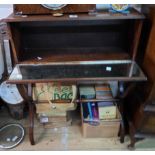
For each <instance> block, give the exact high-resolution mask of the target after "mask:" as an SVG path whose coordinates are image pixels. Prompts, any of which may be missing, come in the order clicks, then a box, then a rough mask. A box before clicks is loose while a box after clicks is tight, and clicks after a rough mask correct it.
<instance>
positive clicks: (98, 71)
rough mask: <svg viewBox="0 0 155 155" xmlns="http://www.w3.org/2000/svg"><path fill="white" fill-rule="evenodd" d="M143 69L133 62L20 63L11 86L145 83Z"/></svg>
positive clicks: (13, 74) (13, 73)
mask: <svg viewBox="0 0 155 155" xmlns="http://www.w3.org/2000/svg"><path fill="white" fill-rule="evenodd" d="M145 80H147V78H146V76H145V75H144V73H143V72H142V70H141V69H140V67H139V66H138V65H137V64H136V63H135V62H134V61H131V60H112V61H77V62H60V63H46V64H17V65H16V66H15V68H14V70H13V72H12V73H11V75H10V77H9V80H8V82H9V83H16V84H18V83H37V82H39V83H40V82H69V81H72V82H80V81H81V82H82V81H145Z"/></svg>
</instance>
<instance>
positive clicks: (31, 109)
mask: <svg viewBox="0 0 155 155" xmlns="http://www.w3.org/2000/svg"><path fill="white" fill-rule="evenodd" d="M28 97H29V101H28V105H29V139H30V143H31V145H35V142H34V135H33V128H34V103H33V101H32V85H31V84H28Z"/></svg>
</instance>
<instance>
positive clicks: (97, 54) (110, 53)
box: [20, 48, 130, 63]
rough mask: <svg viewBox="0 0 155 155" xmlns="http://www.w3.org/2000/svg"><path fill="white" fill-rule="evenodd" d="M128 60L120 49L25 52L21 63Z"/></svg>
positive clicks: (128, 57) (125, 53)
mask: <svg viewBox="0 0 155 155" xmlns="http://www.w3.org/2000/svg"><path fill="white" fill-rule="evenodd" d="M45 53H46V54H45ZM124 59H125V60H128V59H130V56H129V54H128V53H127V52H124V50H122V49H120V48H109V49H108V48H107V49H103V48H101V49H98V50H96V49H95V48H94V49H93V48H91V49H90V50H89V49H84V48H83V49H82V48H81V49H80V48H77V49H76V48H74V49H62V51H61V50H60V49H52V50H51V51H46V52H45V51H44V50H43V51H40V50H35V51H33V50H32V51H28V52H23V55H22V58H21V59H20V63H46V62H66V61H96V60H124Z"/></svg>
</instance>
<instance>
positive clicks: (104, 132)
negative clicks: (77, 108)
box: [81, 104, 121, 138]
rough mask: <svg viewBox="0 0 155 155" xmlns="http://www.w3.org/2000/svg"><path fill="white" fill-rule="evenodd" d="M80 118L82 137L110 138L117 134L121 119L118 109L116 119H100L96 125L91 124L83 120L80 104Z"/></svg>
mask: <svg viewBox="0 0 155 155" xmlns="http://www.w3.org/2000/svg"><path fill="white" fill-rule="evenodd" d="M81 105H82V104H81ZM81 118H82V134H83V137H84V138H110V137H117V136H118V132H119V128H120V121H121V114H120V112H119V110H118V109H117V118H116V119H112V120H105V121H100V125H98V126H92V125H90V124H89V123H85V122H84V121H83V109H82V106H81Z"/></svg>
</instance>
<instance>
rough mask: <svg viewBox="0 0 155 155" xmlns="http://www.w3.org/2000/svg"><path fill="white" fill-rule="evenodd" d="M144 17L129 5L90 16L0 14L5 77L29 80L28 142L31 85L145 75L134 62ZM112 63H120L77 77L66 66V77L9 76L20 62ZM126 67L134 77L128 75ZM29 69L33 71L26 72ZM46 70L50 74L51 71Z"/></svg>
mask: <svg viewBox="0 0 155 155" xmlns="http://www.w3.org/2000/svg"><path fill="white" fill-rule="evenodd" d="M143 20H144V16H143V15H142V14H141V13H139V12H137V11H136V10H134V9H131V10H130V13H129V14H119V13H114V14H113V13H109V12H108V11H104V12H98V13H97V14H95V15H89V14H88V13H79V14H77V17H76V18H70V16H69V14H64V15H63V16H62V17H53V16H52V15H14V14H11V15H10V16H9V17H8V18H6V19H4V22H6V23H7V28H8V31H7V32H8V35H9V41H10V45H11V49H12V50H11V55H12V58H13V63H14V67H15V69H14V70H13V72H12V73H11V76H10V78H9V79H8V82H9V83H14V84H18V85H28V92H27V94H28V98H29V100H28V103H29V110H30V113H29V115H30V130H29V135H30V142H31V144H34V139H33V115H34V111H33V109H34V105H33V102H32V98H31V93H32V85H33V84H35V83H37V82H55V81H59V82H62V83H63V82H66V83H74V84H77V85H78V84H81V83H82V84H88V83H104V82H105V81H118V82H121V83H124V82H125V83H132V82H134V83H135V82H138V81H139V82H140V81H145V80H146V77H145V75H144V74H143V73H142V72H141V70H140V68H139V67H137V65H136V62H135V60H136V56H137V48H138V44H139V39H140V35H141V29H142V24H143ZM129 61H130V62H129ZM116 62H117V63H118V62H119V64H120V66H118V67H116V69H115V67H114V72H111V73H110V74H106V72H105V74H103V77H101V76H97V74H96V73H95V71H94V75H93V76H92V77H87V76H86V77H82V78H81V77H80V76H79V77H78V76H76V73H75V76H74V77H70V74H71V71H73V70H72V69H71V70H69V72H67V74H66V73H65V74H66V77H65V78H64V77H61V76H60V77H58V78H54V77H50V78H49V77H48V75H47V77H43V78H41V76H40V75H39V76H40V77H39V78H38V79H35V78H30V79H29V78H27V77H26V78H25V79H24V78H15V76H14V78H12V76H13V75H14V71H15V70H16V69H17V70H18V69H19V70H20V67H24V66H29V67H30V68H31V66H33V67H34V69H32V70H35V69H37V68H38V66H39V67H41V68H42V67H43V68H44V65H52V66H53V65H56V66H57V67H58V68H59V67H62V66H63V67H66V68H67V67H68V66H73V67H75V69H77V70H78V68H80V67H79V66H80V65H81V66H82V65H88V64H91V65H93V63H94V65H93V67H91V66H90V67H88V66H86V68H90V69H91V68H94V66H95V65H96V64H102V65H103V64H104V65H103V68H104V67H106V65H107V66H109V65H112V64H113V65H114V66H115V64H116V66H117V63H116ZM124 63H125V65H124ZM126 63H127V64H126ZM123 65H124V66H123ZM77 66H78V67H77ZM35 67H37V68H35ZM48 67H50V66H48ZM83 67H84V66H82V68H83ZM41 68H40V69H41ZM66 68H65V69H66ZM68 68H69V67H68ZM59 69H60V68H59ZM121 69H123V70H122V73H123V74H121ZM48 71H49V70H48ZM78 71H79V70H78ZM88 71H89V69H88ZM19 72H20V71H19ZM45 72H46V69H45ZM90 72H91V71H90ZM130 72H131V74H133V76H132V75H130V74H129V73H130ZM37 73H39V71H38V72H37ZM77 73H78V72H77ZM118 73H119V74H118ZM31 74H33V73H32V72H31ZM50 74H51V75H52V73H50ZM95 74H96V76H95ZM67 75H68V77H67ZM18 77H19V76H18ZM120 85H121V84H120ZM128 91H129V90H128V89H127V90H126V91H125V92H123V93H125V94H124V97H125V96H126V94H127V92H128Z"/></svg>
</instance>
